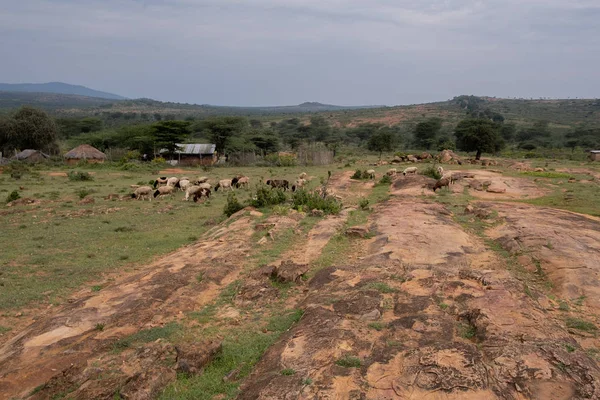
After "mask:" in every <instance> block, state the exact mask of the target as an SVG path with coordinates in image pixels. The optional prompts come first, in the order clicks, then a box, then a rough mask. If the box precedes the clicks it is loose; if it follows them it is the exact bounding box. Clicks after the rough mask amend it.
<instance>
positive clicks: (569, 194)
mask: <svg viewBox="0 0 600 400" xmlns="http://www.w3.org/2000/svg"><path fill="white" fill-rule="evenodd" d="M553 184H555V185H558V188H556V187H552V188H551V190H552V191H551V192H550V193H549V194H547V195H546V196H543V197H538V198H535V199H528V200H522V202H524V203H528V204H532V205H536V206H543V207H553V208H559V209H562V210H567V211H573V212H577V213H581V214H588V215H592V216H596V217H600V203H599V202H598V199H599V198H600V185H598V184H596V183H577V182H575V183H568V182H566V181H564V180H562V183H559V180H555V181H554V182H553ZM563 190H566V192H563Z"/></svg>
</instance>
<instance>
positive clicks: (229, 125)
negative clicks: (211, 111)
mask: <svg viewBox="0 0 600 400" xmlns="http://www.w3.org/2000/svg"><path fill="white" fill-rule="evenodd" d="M247 127H248V120H247V119H246V118H244V117H213V118H209V119H206V120H204V121H202V124H201V128H202V130H203V131H205V132H206V133H207V134H208V136H209V137H210V139H211V140H212V142H213V143H214V144H215V145H216V147H217V152H219V153H220V154H223V153H224V152H225V150H226V148H227V144H228V142H229V140H230V138H231V137H232V136H234V135H239V136H241V135H242V134H243V133H244V131H245V130H246V129H247Z"/></svg>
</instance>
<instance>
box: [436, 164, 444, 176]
mask: <svg viewBox="0 0 600 400" xmlns="http://www.w3.org/2000/svg"><path fill="white" fill-rule="evenodd" d="M437 172H438V174H440V176H444V168H442V166H441V165H440V166H439V167H437Z"/></svg>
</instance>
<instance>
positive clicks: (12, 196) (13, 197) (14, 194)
mask: <svg viewBox="0 0 600 400" xmlns="http://www.w3.org/2000/svg"><path fill="white" fill-rule="evenodd" d="M20 198H21V195H20V194H19V192H17V191H16V190H13V191H12V192H10V194H9V195H8V196H7V197H6V202H7V203H10V202H11V201H15V200H17V199H20Z"/></svg>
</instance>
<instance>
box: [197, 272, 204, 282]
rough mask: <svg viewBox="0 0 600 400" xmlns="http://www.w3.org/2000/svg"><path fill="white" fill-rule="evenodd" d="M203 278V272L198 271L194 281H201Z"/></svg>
mask: <svg viewBox="0 0 600 400" xmlns="http://www.w3.org/2000/svg"><path fill="white" fill-rule="evenodd" d="M203 280H204V272H200V273H199V274H198V275H196V281H197V282H198V283H202V281H203Z"/></svg>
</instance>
